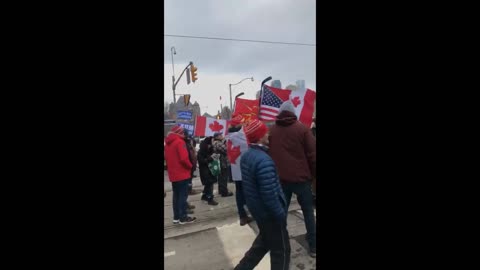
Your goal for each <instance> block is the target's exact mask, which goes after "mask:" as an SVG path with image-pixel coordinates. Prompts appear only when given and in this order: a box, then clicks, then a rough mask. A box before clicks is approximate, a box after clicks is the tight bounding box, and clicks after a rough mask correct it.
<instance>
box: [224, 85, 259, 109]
mask: <svg viewBox="0 0 480 270" xmlns="http://www.w3.org/2000/svg"><path fill="white" fill-rule="evenodd" d="M245 80H252V82H253V77H251V78H245V79H243V80H241V81H239V82H238V83H235V84H229V85H228V87H229V88H230V112H231V111H232V110H233V107H232V85H237V84H240V83H241V82H243V81H245Z"/></svg>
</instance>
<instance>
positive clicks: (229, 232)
mask: <svg viewBox="0 0 480 270" xmlns="http://www.w3.org/2000/svg"><path fill="white" fill-rule="evenodd" d="M217 233H218V238H219V239H220V241H221V242H222V246H223V250H224V252H225V254H226V255H227V257H228V259H229V260H230V263H231V264H232V265H234V266H235V265H237V264H238V263H239V262H240V260H241V259H242V258H243V256H244V255H245V253H246V252H247V250H249V249H250V247H251V246H252V243H253V241H254V240H255V238H256V237H257V235H256V233H255V231H254V230H253V229H252V228H250V226H240V222H239V221H236V222H234V223H231V224H226V225H223V226H219V227H217ZM270 268H271V267H270V253H267V254H266V255H265V256H264V257H263V259H262V260H261V261H260V263H259V264H258V265H257V267H255V269H256V270H270Z"/></svg>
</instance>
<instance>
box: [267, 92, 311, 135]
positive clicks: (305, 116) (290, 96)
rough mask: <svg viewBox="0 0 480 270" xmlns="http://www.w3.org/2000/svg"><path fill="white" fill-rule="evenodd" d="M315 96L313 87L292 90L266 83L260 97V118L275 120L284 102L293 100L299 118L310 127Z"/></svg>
mask: <svg viewBox="0 0 480 270" xmlns="http://www.w3.org/2000/svg"><path fill="white" fill-rule="evenodd" d="M315 98H316V92H315V91H313V90H311V89H303V90H296V91H292V90H284V89H280V88H274V87H270V86H267V85H264V86H263V91H262V96H261V97H260V113H259V119H260V120H264V121H274V120H275V117H276V116H277V115H278V113H279V109H280V106H281V105H282V103H283V102H285V101H287V100H291V101H292V103H293V106H294V107H295V114H296V115H297V118H298V120H299V121H300V122H302V123H303V124H305V125H306V126H307V127H309V126H310V125H311V124H312V117H313V112H314V109H315V104H314V102H315Z"/></svg>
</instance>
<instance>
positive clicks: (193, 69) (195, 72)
mask: <svg viewBox="0 0 480 270" xmlns="http://www.w3.org/2000/svg"><path fill="white" fill-rule="evenodd" d="M190 66H191V67H190V72H191V74H192V82H195V81H196V80H197V79H198V78H197V67H196V66H194V65H193V63H191V64H190Z"/></svg>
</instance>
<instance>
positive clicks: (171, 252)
mask: <svg viewBox="0 0 480 270" xmlns="http://www.w3.org/2000/svg"><path fill="white" fill-rule="evenodd" d="M173 255H175V250H174V251H170V252H167V253H163V257H168V256H173Z"/></svg>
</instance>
